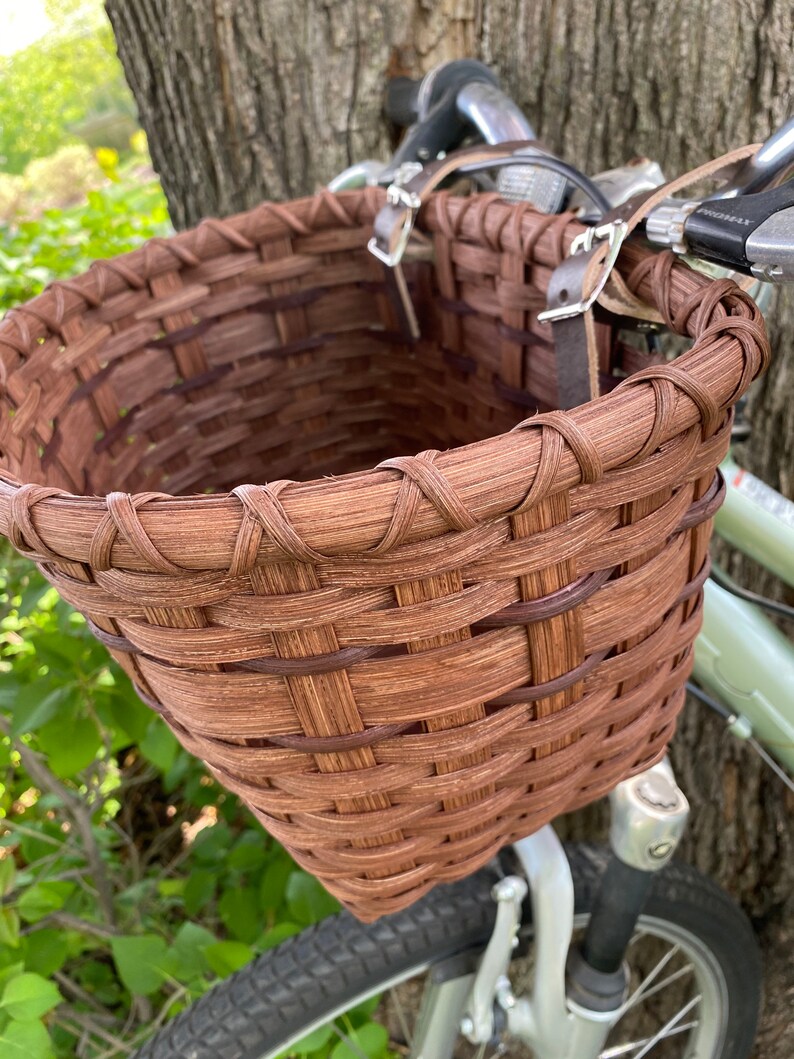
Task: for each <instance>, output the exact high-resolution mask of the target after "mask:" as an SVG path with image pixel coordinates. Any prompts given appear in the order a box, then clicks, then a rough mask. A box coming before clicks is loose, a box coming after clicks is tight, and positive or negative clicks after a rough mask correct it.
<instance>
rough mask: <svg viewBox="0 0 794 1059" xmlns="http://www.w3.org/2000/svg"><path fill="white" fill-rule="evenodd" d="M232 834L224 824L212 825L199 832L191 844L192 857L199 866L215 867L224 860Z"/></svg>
mask: <svg viewBox="0 0 794 1059" xmlns="http://www.w3.org/2000/svg"><path fill="white" fill-rule="evenodd" d="M231 843H232V833H231V831H230V830H229V828H228V827H227V826H226V824H214V825H213V826H212V827H205V828H204V829H203V830H202V831H199V833H198V835H197V836H196V840H195V842H194V843H193V856H194V857H195V858H196V860H197V861H199V862H200V863H201V864H210V865H217V864H218V863H220V862H222V861H224V860H225V858H226V853H227V851H228V849H229V846H230V845H231Z"/></svg>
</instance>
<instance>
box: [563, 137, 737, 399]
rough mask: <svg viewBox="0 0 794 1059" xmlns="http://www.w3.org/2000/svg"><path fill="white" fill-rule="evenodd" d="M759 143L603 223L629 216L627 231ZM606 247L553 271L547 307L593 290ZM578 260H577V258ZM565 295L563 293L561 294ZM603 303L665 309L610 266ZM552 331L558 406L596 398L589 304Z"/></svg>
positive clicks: (635, 312)
mask: <svg viewBox="0 0 794 1059" xmlns="http://www.w3.org/2000/svg"><path fill="white" fill-rule="evenodd" d="M757 149H758V145H751V146H750V147H741V148H739V149H738V150H735V151H731V152H729V153H728V154H726V155H723V156H722V157H721V158H716V159H714V160H712V161H711V162H707V163H706V164H705V165H702V166H699V167H698V168H697V169H694V170H692V171H691V172H689V173H684V174H683V175H682V176H680V177H678V178H676V179H675V180H672V181H670V182H669V183H667V184H664V185H662V187H660V188H656V189H654V190H653V191H650V192H643V193H641V194H640V195H636V196H634V197H633V198H631V199H629V200H628V201H627V202H624V203H622V204H621V205H620V206H617V207H615V208H614V209H613V210H611V211H610V212H609V213H608V214H607V215H606V216H605V217H604V218H602V220H601V221H599V224H606V223H610V222H614V223H618V222H621V221H622V220H623V218H625V217H627V218H628V220H627V222H626V224H627V233H626V234H627V235H628V234H630V233H631V231H633V230H634V229H635V228H636V227H637V225H638V224H640V222H641V221H642V220H643V219H644V218H645V217H646V216H647V215H648V213H649V212H650V211H651V210H652V209H653V208H654V207H655V206H657V205H658V204H659V203H660V202H662V201H663V200H664V199H666V198H667V197H668V196H669V195H672V194H674V193H675V192H676V191H680V190H681V189H682V188H685V187H688V186H689V185H691V184H694V183H697V182H698V181H701V180H704V179H706V178H709V177H714V176H717V175H719V173H720V172H722V171H723V170H724V169H727V168H730V167H732V166H734V165H735V164H736V162H737V161H740V160H741V159H743V158H746V157H748V156H749V155H752V154H755V152H756V150H757ZM607 251H608V247H607V244H606V242H602V243H599V244H598V245H596V246H595V247H593V249H592V250H590V251H588V252H587V253H582V252H580V253H578V254H574V255H573V256H572V257H569V258H567V259H566V260H564V261H563V262H562V263H561V264H560V265H559V266H558V267H557V268H556V269H555V270H554V272H553V273H552V276H551V280H550V282H549V287H548V294H547V298H548V307H549V309H553V308H556V307H558V306H560V305H564V304H568V305H571V304H575V303H577V302H581V301H582V300H584V298H585V297H586V296H587V295H588V294H589V293H590V292H591V291H592V290H593V288H594V286H595V284H596V282H597V278H598V276H599V273H600V271H601V269H602V268H603V262H604V258H605V257H606V254H607ZM574 262H577V264H574ZM562 295H564V298H563V297H562ZM598 302H599V304H600V305H602V306H604V308H606V309H608V310H609V311H610V312H612V313H614V314H616V315H618V316H631V317H634V318H639V319H641V320H653V321H655V322H659V323H663V322H664V321H663V318H662V315H661V314H660V313H659V312H658V311H657V310H656V309H654V308H652V307H651V306H648V305H645V304H644V303H643V302H641V301H640V300H639V299H638V298H636V297H635V296H634V295H633V294H632V293H631V292H630V291H629V289H628V287H627V286H626V284H625V283H624V282H623V279H622V278H621V276H620V274H619V273H618V272H617V270H614V269H613V271H612V273H611V274H610V276H609V279H608V280H607V285H606V287H605V288H604V290H603V291H602V292H601V293H600V295H599V297H598ZM552 337H553V340H554V351H555V359H556V366H557V393H558V401H559V406H560V408H574V407H575V406H576V405H578V404H584V403H585V402H587V401H589V400H594V399H595V398H596V397H598V395H599V385H598V348H597V342H596V330H595V325H594V322H593V313H592V311H591V310H589V311H587V312H584V313H580V314H578V315H577V316H573V317H569V318H567V319H564V320H556V321H554V322H553V323H552Z"/></svg>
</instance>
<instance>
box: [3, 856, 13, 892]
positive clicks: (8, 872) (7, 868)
mask: <svg viewBox="0 0 794 1059" xmlns="http://www.w3.org/2000/svg"><path fill="white" fill-rule="evenodd" d="M16 881H17V866H16V864H15V863H14V858H13V857H12V856H10V855H6V856H5V857H3V859H2V860H0V896H5V895H6V894H10V893H11V891H12V890H13V889H14V887H15V886H16Z"/></svg>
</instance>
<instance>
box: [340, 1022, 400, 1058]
mask: <svg viewBox="0 0 794 1059" xmlns="http://www.w3.org/2000/svg"><path fill="white" fill-rule="evenodd" d="M346 1036H348V1037H349V1038H350V1040H351V1041H352V1042H353V1043H354V1044H355V1046H356V1048H357V1049H358V1050H357V1051H354V1050H353V1049H352V1048H351V1047H350V1045H349V1044H347V1042H346V1041H340V1042H339V1044H337V1046H336V1047H335V1048H334V1050H333V1051H332V1052H331V1059H361V1054H362V1052H363V1053H364V1055H366V1056H367V1057H368V1059H383V1055H384V1053H385V1051H386V1047H387V1045H388V1043H389V1034H388V1032H387V1030H386V1028H385V1026H381V1025H380V1024H379V1023H377V1022H367V1023H365V1024H364V1025H363V1026H359V1028H358V1029H357V1030H351V1031H350V1032H349V1033H346Z"/></svg>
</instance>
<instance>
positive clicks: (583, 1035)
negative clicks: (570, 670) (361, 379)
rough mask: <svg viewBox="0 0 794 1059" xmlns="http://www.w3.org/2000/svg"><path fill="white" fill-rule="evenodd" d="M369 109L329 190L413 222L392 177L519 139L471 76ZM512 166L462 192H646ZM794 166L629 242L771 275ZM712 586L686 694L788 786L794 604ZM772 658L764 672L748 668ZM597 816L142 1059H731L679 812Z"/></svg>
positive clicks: (434, 83)
mask: <svg viewBox="0 0 794 1059" xmlns="http://www.w3.org/2000/svg"><path fill="white" fill-rule="evenodd" d="M387 111H388V113H389V116H390V117H391V118H392V119H393V120H394V121H395V122H396V123H398V124H402V125H409V126H410V128H409V131H408V133H407V134H406V136H405V138H404V140H403V143H402V145H401V147H400V148H399V149H398V151H397V154H396V155H395V157H394V159H392V161H391V163H389V164H387V165H381V164H380V163H375V162H371V161H370V162H366V163H362V164H360V165H357V166H354V167H352V168H351V169H350V170H348V171H346V172H345V173H343V174H340V176H339V177H338V178H336V180H335V181H332V183H331V185H330V186H331V188H332V189H334V190H341V189H343V188H346V187H353V186H361V184H363V183H378V184H386V185H389V187H390V194H391V195H392V196H393V201H394V202H395V203H397V204H400V203H408V208H409V212H410V208H411V200H410V181H411V179H412V178H413V177H414V176H416V174H417V173H418V172H419V171H420V170H421V169H422V165H423V164H424V163H427V162H428V161H429V160H431V159H433V158H436V157H438V156H439V155H442V156H443V154H444V152H446V151H447V150H451V149H454V148H455V147H458V146H460V144H461V143H462V142H463V141H464V140H465V139H466V138H467V137H469V136H473V135H477V136H479V137H480V138H481V139H484V140H486V141H487V142H490V143H499V142H501V141H502V140H516V139H520V140H534V134H533V131H532V129H531V126H530V125H529V123H528V122H527V121H526V119H525V118H524V116H523V115H522V114H521V112H520V111H519V110H518V108H517V107H516V106H515V105H514V104H513V103H512V102H511V101H510V100H509V99H508V98H507V97H506V96H505V95H504V94H503V93H502V92H501V90H500V88H499V86H498V83H497V82H496V79H495V78H494V76H493V75H492V74H491V73H490V71H487V69H485V68H484V67H482V66H481V65H480V64H477V63H471V62H461V63H452V64H447V65H446V66H445V67H441V68H437V69H436V70H434V71H432V72H431V74H429V75H428V76H427V77H426V78H425V79H424V80H422V81H421V82H411V81H407V80H400V81H398V82H396V83H393V84H392V85H391V88H390V94H389V101H388V105H387ZM512 154H513V157H512V159H511V161H512V163H513V168H512V173H513V176H512V178H510V179H505V178H504V177H503V176H501V175H500V176H499V177H497V178H496V180H495V181H494V180H493V179H492V178H491V176H490V175H489V174H488V172H487V168H486V171H485V172H479V173H478V174H477V175H476V179H478V180H479V181H480V182H481V183H482V185H483V186H485V187H489V188H492V189H498V190H499V191H500V192H502V193H503V194H504V195H505V196H510V197H515V198H517V199H522V198H523V199H529V200H530V201H532V202H533V203H535V205H537V206H539V207H540V208H542V209H545V210H546V212H550V213H554V212H556V211H557V210H559V209H560V208H561V206H562V204H563V202H564V201H565V200H566V198H568V200H569V205H570V201H571V200H570V198H569V197H570V195H571V186H570V185H571V182H572V181H573V182H574V183H576V184H577V190H576V192H575V196H576V198H575V199H574V201H577V202H578V203H579V207H580V209H581V211H582V214H583V216H584V217H585V219H587V220H588V221H589V222H593V221H597V220H598V217H599V214H600V213H602V212H604V211H605V210H608V209H610V208H612V207H616V206H618V205H619V204H620V203H623V202H625V201H626V199H630V198H632V197H633V196H635V195H637V194H638V193H639V194H648V193H651V192H653V190H654V189H656V188H657V187H658V186H659V185H661V184H662V183H663V178H662V176H661V171H660V170H659V167H658V166H656V164H655V163H651V162H647V163H643V164H642V165H639V166H638V165H634V166H628V167H624V168H623V169H622V170H616V171H612V172H610V173H608V174H602V175H601V177H600V178H599V177H596V178H593V179H592V180H588V179H587V178H585V177H583V176H582V175H581V174H578V173H576V171H574V170H573V169H572V167H570V166H567V165H566V164H565V163H564V162H561V161H560V160H558V159H554V157H553V156H552V155H551V154H550V153H549V152H547V151H545V149H543V148H539V147H537V146H532V147H525V148H521V149H519V150H518V151H513V152H512ZM792 161H794V158H792V125H791V123H789V125H788V126H785V127H784V129H783V130H782V131H781V133H779V134H778V136H777V137H775V138H773V140H772V141H769V143H768V144H767V145H766V146H765V148H762V150H761V151H760V152H758V154H757V155H756V156H755V158H754V159H753V160H752V161H750V162H749V163H747V164H746V165H745V166H744V168H743V169H741V170H739V172H738V173H737V174H735V175H734V177H733V180H732V183H730V184H728V185H726V186H725V187H724V188H723V189H722V192H723V194H724V195H725V196H728V197H729V198H730V200H731V205H730V210H728V209H727V208H720V207H719V206H714V205H713V202H714V201H715V200H710V201H711V202H712V205H708V204H706V203H704V201H702V200H689V201H687V202H685V203H681V202H677V201H674V200H673V201H669V202H665V203H662V204H661V205H659V206H658V207H657V209H656V210H655V211H654V212H652V213H651V214H650V216H649V218H648V220H647V221H646V226H645V232H646V236H647V237H648V238H649V239H651V240H653V241H655V242H657V243H659V244H661V245H664V246H668V247H672V248H673V249H674V250H675V251H676V252H678V253H687V252H689V260H690V261H691V263H693V264H694V265H696V267H701V268H712V269H713V268H714V267H715V266H716V267H717V268H722V269H725V268H726V266H731V270H732V271H734V272H737V273H740V274H741V273H746V274H748V275H749V276H751V277H752V276H755V277H756V278H760V280H761V281H763V282H767V281H770V280H781V279H786V278H788V271H787V269H788V257H789V256H790V255H791V254H792V253H794V246H792V245H790V244H789V243H787V242H786V239H787V236H786V230H785V227H784V226H782V225H781V224H780V217H779V216H778V215H779V214H780V212H781V210H788V209H791V208H792V207H793V206H794V196H793V195H792V191H793V189H794V182H790V183H789V184H785V185H783V186H782V187H776V185H777V184H778V183H779V181H780V180H781V179H782V178H783V177H784V176H785V174H786V172H787V171H788V169H789V168H790V166H791V165H792ZM549 174H551V176H550V177H549ZM406 184H408V185H409V187H408V189H407V190H406V187H405V185H406ZM769 188H772V190H768V189H769ZM716 201H718V200H716ZM593 213H595V216H594V215H593ZM731 218H732V219H731ZM411 221H412V215H411V216H409V217H408V220H407V221H406V224H405V229H404V231H403V233H402V236H401V239H400V242H399V247H401V248H404V247H405V245H406V244H407V241H408V237H409V236H410V228H411V224H410V222H411ZM737 231H738V233H739V234H738V235H737ZM748 231H749V232H750V235H751V236H755V237H756V238H755V241H754V242H753V240H752V239H750V238H748V236H747V232H748ZM759 233H760V234H759ZM374 249H375V250H376V251H377V250H378V249H379V248H378V246H377V245H376V246H375V247H374ZM380 254H381V256H385V257H386V258H389V257H390V256H391V255H388V254H384V251H383V249H382V248H381V249H380ZM693 255H694V256H693ZM704 262H705V264H704ZM388 263H389V261H388V260H387V264H388ZM645 333H646V334H649V335H650V341H652V342H655V341H656V338H655V332H654V331H650V332H648V331H646V332H645ZM724 475H725V479H726V487H727V497H726V503H725V505H724V507H723V509H722V511H721V512H720V514H719V515H718V516H717V529H718V532H720V533H722V534H723V535H724V537H725V539H726V540H727V541H729V542H730V543H731V544H732V545H734V546H736V547H740V548H742V550H744V551H746V552H747V553H748V554H750V555H752V556H753V557H754V558H757V559H759V560H760V561H761V562H763V563H765V565H767V566H768V568H769V569H770V570H772V571H773V572H774V573H776V574H777V575H778V576H780V577H782V578H783V579H784V580H785V581H787V583H788V584H790V585H794V566H792V559H791V557H792V555H793V554H794V505H792V504H790V502H788V501H785V500H784V499H783V498H782V497H780V496H779V494H776V493H774V491H772V490H769V489H768V487H764V486H761V484H760V483H757V480H754V479H752V477H750V476H747V475H746V474H744V472H741V471H740V470H739V469H738V468H737V467H736V465H735V464H734V463H732V462H731V461H730V460H729V461H727V462H726V464H725V465H724ZM717 578H718V580H716V581H709V582H707V588H706V618H705V623H704V631H703V634H702V636H701V639H700V641H699V644H698V648H697V660H696V675H697V678H698V680H699V682H700V683H701V684H702V685H704V686H705V687H704V689H702V690H700V691H699V692H698V694H699V695H700V697H701V698H703V699H704V701H706V702H707V703H708V704H709V705H711V706H712V707H713V708H715V709H717V710H718V711H719V712H721V714H722V715H723V716H724V717H725V719H726V721H727V722H728V725H729V727H730V729H731V731H733V733H734V734H735V735H737V736H738V737H740V738H746V739H750V740H751V741H752V742H753V744H754V745H755V746H756V748H757V749H758V750H759V751H760V752H762V753H763V754H764V756H765V758H766V759H767V760H768V761H769V762H770V764H772V765H775V760H774V759H775V758H776V759H777V760H778V761H779V762H780V763H781V764H782V765H785V766H788V767H792V768H794V709H793V707H792V701H794V697H793V696H792V695H791V691H792V683H793V682H794V649H792V647H791V644H789V643H788V642H787V641H786V640H785V639H784V638H783V637H782V636H780V635H779V634H778V633H777V632H776V630H775V629H774V627H773V626H772V625H771V623H770V622H768V621H767V620H766V619H765V618H763V617H762V616H761V615H759V614H758V612H757V610H756V607H757V605H758V604H759V603H761V604H762V605H763V606H766V607H768V609H771V610H773V611H777V613H779V614H783V615H785V616H787V617H790V616H791V608H788V607H786V606H785V605H783V604H775V603H772V602H771V601H767V600H762V599H760V598H759V597H755V596H753V594H752V593H747V592H745V591H744V590H742V589H739V588H738V587H737V586H735V585H734V584H732V582H730V580H729V579H727V577H726V576H725V575H723V574H721V573H719V572H718V573H717ZM739 628H741V629H742V630H743V633H744V635H741V636H740V635H738V634H737V632H736V630H737V629H739ZM770 657H773V658H774V663H773V664H772V665H768V664H766V665H762V664H761V663H762V661H764V662H766V660H767V659H769V658H770ZM737 674H741V680H740V679H739V677H738V676H737ZM748 681H749V683H748ZM712 694H716V695H718V696H719V697H720V698H721V699H722V700H723V701H724V702H725V703H726V704H727V708H726V706H723V705H721V704H720V703H719V702H715V701H714V699H713V698H712ZM775 767H776V768H777V769H778V772H779V774H780V775H781V776H782V777H783V778H784V779H786V781H787V782H789V783H790V780H788V779H787V777H786V776H785V773H784V771H783V770H782V769H781V768H780V767H779V766H777V765H775ZM610 803H611V812H612V819H611V830H610V846H611V851H607V850H602V849H598V848H596V847H593V846H587V845H577V846H573V847H570V848H568V849H565V848H564V847H563V846H562V844H561V843H560V841H559V840H558V839H557V837H556V835H555V833H554V831H553V830H552V828H551V827H550V826H547V827H544V828H543V829H542V830H540V831H538V832H537V833H535V834H534V835H531V836H530V837H528V838H524V839H522V840H520V841H518V842H516V843H515V844H514V845H513V846H512V847H509V848H507V849H505V850H503V851H502V852H501V853H500V854H499V855H498V857H497V858H496V859H495V860H494V861H493V862H492V863H491V864H490V865H489V866H488V867H486V868H485V869H483V870H481V871H479V872H477V873H476V874H474V875H472V876H470V877H469V878H467V879H465V880H463V881H461V882H458V883H454V884H451V885H449V886H445V887H438V888H436V889H434V890H432V891H431V892H430V894H429V895H427V896H426V897H424V898H423V899H421V900H420V901H419V902H418V903H416V904H415V905H413V906H412V907H410V908H408V909H407V910H405V911H403V912H399V913H397V914H395V915H393V916H390V917H387V918H383V919H380V920H378V921H376V922H375V923H374V924H371V925H364V924H362V923H360V922H357V921H356V920H355V919H353V917H352V916H350V915H349V914H347V913H342V914H340V915H339V916H335V917H333V918H331V919H328V920H325V921H324V922H322V923H320V924H318V925H317V926H316V927H314V928H312V929H310V930H308V931H306V932H305V933H304V934H301V935H300V936H298V937H296V938H291V939H289V940H288V941H286V942H285V943H283V944H282V945H280V946H279V947H278V948H277V949H276V950H274V951H272V952H269V953H267V954H265V955H264V956H261V957H260V958H259V959H258V960H257V961H255V962H254V963H253V964H252V965H250V966H249V967H246V968H244V969H243V970H242V971H240V972H238V973H237V974H235V975H233V976H232V977H231V978H230V979H228V980H226V981H224V982H223V983H221V984H219V985H217V986H215V987H214V988H213V989H212V990H211V991H210V992H209V993H208V994H207V995H206V996H205V997H203V998H202V999H201V1000H199V1001H198V1002H197V1003H195V1004H194V1005H193V1007H192V1008H190V1009H188V1010H187V1011H186V1012H184V1013H182V1014H180V1015H179V1016H178V1017H177V1018H175V1019H174V1020H173V1022H172V1023H170V1024H169V1025H168V1026H166V1027H165V1028H164V1029H163V1030H161V1031H160V1032H159V1033H158V1034H157V1035H156V1037H155V1038H153V1039H152V1040H151V1041H149V1042H148V1043H147V1044H146V1045H145V1046H144V1047H143V1049H142V1050H141V1051H140V1052H138V1053H137V1055H138V1056H139V1059H172V1057H175V1056H184V1057H186V1059H187V1057H190V1059H210V1057H213V1059H215V1057H223V1059H268V1057H272V1059H275V1057H276V1056H293V1055H296V1056H297V1055H302V1054H307V1053H309V1052H310V1051H311V1050H312V1049H315V1050H316V1049H317V1048H322V1047H323V1046H324V1044H327V1045H328V1051H330V1043H329V1042H333V1043H334V1046H335V1047H336V1048H337V1052H336V1053H335V1054H338V1055H340V1056H341V1055H343V1054H344V1055H345V1056H346V1057H349V1056H366V1055H370V1054H380V1053H382V1052H383V1050H384V1047H385V1044H384V1042H385V1040H386V1039H387V1038H388V1040H389V1041H390V1042H391V1046H392V1047H393V1048H394V1051H393V1052H392V1054H400V1055H406V1056H409V1057H410V1059H453V1056H461V1057H462V1056H477V1057H478V1059H483V1057H484V1056H485V1055H500V1054H509V1055H517V1056H520V1055H528V1054H530V1052H529V1051H527V1049H528V1048H529V1049H531V1052H532V1054H534V1055H536V1056H537V1057H538V1059H617V1057H619V1056H626V1057H629V1059H643V1057H644V1056H647V1055H649V1054H652V1055H653V1056H654V1057H657V1056H658V1057H664V1056H670V1057H673V1056H675V1057H679V1059H680V1057H682V1056H683V1057H685V1059H747V1057H748V1056H749V1054H750V1051H751V1048H752V1043H753V1039H754V1036H755V1028H756V1022H757V1018H758V1008H759V1003H760V978H761V966H760V956H759V951H758V947H757V944H756V942H755V939H754V937H753V934H752V930H751V928H750V925H749V923H748V921H747V919H746V918H745V916H744V915H743V914H742V913H741V911H740V910H739V909H738V908H737V907H736V906H735V905H734V904H733V902H732V901H730V900H729V898H728V897H727V896H726V895H725V894H723V893H722V892H721V891H720V890H719V889H718V888H717V887H716V886H714V884H713V883H711V882H710V881H709V880H708V879H706V878H704V877H702V876H701V875H699V874H698V873H697V872H695V871H694V870H693V869H691V868H689V867H687V866H686V865H684V864H680V863H678V862H675V861H671V858H672V855H673V853H674V851H675V848H676V846H677V843H678V840H679V838H680V836H681V833H682V831H683V828H684V826H685V822H686V817H687V812H688V804H687V801H686V797H685V795H684V794H683V792H682V791H681V790H680V789H679V788H678V786H677V784H676V782H675V778H674V776H673V773H672V770H671V768H670V766H669V764H668V763H667V762H666V761H665V762H663V763H661V764H658V765H655V766H654V767H652V768H651V769H649V770H647V771H646V772H644V773H642V774H640V775H638V776H635V777H634V778H632V779H630V780H627V781H624V782H622V783H620V784H619V785H618V786H617V787H616V788H615V790H613V792H612V793H611V795H610ZM533 961H534V962H533ZM376 1008H377V1009H378V1011H379V1013H380V1019H381V1022H382V1023H383V1024H384V1025H385V1029H384V1036H383V1037H382V1038H381V1037H379V1038H378V1040H377V1041H372V1040H363V1039H361V1038H360V1036H359V1035H358V1034H357V1030H356V1026H357V1022H358V1021H359V1020H360V1016H361V1013H362V1012H367V1013H369V1012H371V1011H373V1010H375V1009H376ZM409 1012H411V1013H414V1014H416V1018H415V1024H414V1025H413V1027H412V1026H410V1025H409V1017H408V1013H409ZM616 1038H617V1039H616ZM301 1042H302V1043H301ZM508 1042H509V1043H508ZM343 1045H344V1046H346V1048H347V1050H344V1048H343V1047H342V1046H343ZM378 1049H380V1052H378Z"/></svg>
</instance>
